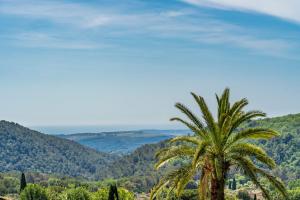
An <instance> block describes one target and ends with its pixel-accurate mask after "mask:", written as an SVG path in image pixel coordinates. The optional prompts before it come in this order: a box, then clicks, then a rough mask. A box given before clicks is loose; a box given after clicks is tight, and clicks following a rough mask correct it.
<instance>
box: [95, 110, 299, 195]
mask: <svg viewBox="0 0 300 200" xmlns="http://www.w3.org/2000/svg"><path fill="white" fill-rule="evenodd" d="M257 126H263V127H266V128H272V129H274V130H277V131H278V132H279V133H280V134H281V135H280V137H277V138H274V139H271V140H270V141H258V142H257V143H258V144H259V146H261V147H263V148H264V149H265V150H266V152H267V153H268V154H269V155H270V156H271V157H272V158H273V159H274V160H275V162H276V164H277V168H276V169H275V170H273V171H274V174H275V175H279V176H280V178H281V179H283V180H284V181H285V182H290V181H292V180H296V179H299V178H300V114H295V115H287V116H283V117H276V118H266V119H259V120H255V121H249V122H248V123H246V124H245V127H252V128H254V127H257ZM242 128H244V127H242ZM164 147H166V142H160V143H158V144H148V145H144V146H142V147H140V148H138V149H137V150H135V151H134V152H133V153H132V154H129V155H127V156H124V157H122V158H120V159H119V160H116V161H115V162H113V163H112V164H111V165H109V168H108V169H109V170H108V169H105V170H101V171H98V173H97V177H98V178H100V179H103V178H107V177H113V178H116V179H119V180H120V182H121V183H122V184H124V185H127V186H128V188H130V189H131V190H133V191H136V192H148V191H149V190H150V189H151V187H152V186H153V183H156V182H157V180H158V178H159V176H160V175H161V174H162V172H161V171H158V172H156V171H155V170H154V167H153V166H154V164H155V162H156V159H155V153H156V152H157V151H158V150H159V149H161V148H164ZM174 165H176V162H175V163H174ZM123 177H126V178H123Z"/></svg>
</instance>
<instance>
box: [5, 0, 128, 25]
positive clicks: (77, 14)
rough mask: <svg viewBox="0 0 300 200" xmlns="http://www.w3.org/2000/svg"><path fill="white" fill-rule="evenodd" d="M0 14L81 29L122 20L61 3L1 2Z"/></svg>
mask: <svg viewBox="0 0 300 200" xmlns="http://www.w3.org/2000/svg"><path fill="white" fill-rule="evenodd" d="M0 2H1V6H0V14H7V15H15V16H20V17H23V18H29V19H45V20H49V21H51V22H54V23H59V24H68V25H73V26H77V27H81V28H92V27H99V26H103V25H107V24H110V23H113V22H114V21H115V20H117V19H119V18H122V16H119V15H115V14H114V15H112V14H110V13H109V12H107V11H105V9H103V10H99V9H95V8H93V7H89V6H84V5H80V4H75V3H64V2H59V1H26V0H24V1H16V0H11V1H7V0H4V1H3V0H2V1H1V0H0Z"/></svg>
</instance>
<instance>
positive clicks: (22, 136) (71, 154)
mask: <svg viewBox="0 0 300 200" xmlns="http://www.w3.org/2000/svg"><path fill="white" fill-rule="evenodd" d="M0 158H1V159H0V171H1V172H4V171H12V170H17V171H38V172H44V173H56V174H64V175H69V176H84V177H87V178H90V177H92V175H93V174H94V173H95V172H96V171H97V170H98V169H100V168H103V167H104V166H107V165H108V163H109V162H110V161H112V160H113V159H114V158H115V157H114V156H112V155H110V154H106V153H100V152H97V151H96V150H93V149H90V148H88V147H84V146H82V145H80V144H78V143H76V142H73V141H70V140H66V139H62V138H58V137H55V136H50V135H45V134H42V133H40V132H37V131H33V130H30V129H28V128H25V127H23V126H21V125H19V124H16V123H13V122H7V121H0Z"/></svg>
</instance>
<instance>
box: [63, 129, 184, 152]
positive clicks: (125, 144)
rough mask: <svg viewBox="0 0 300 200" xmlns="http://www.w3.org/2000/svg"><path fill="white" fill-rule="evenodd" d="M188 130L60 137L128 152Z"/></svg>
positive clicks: (81, 134)
mask: <svg viewBox="0 0 300 200" xmlns="http://www.w3.org/2000/svg"><path fill="white" fill-rule="evenodd" d="M187 132H188V131H187V130H139V131H118V132H102V133H78V134H70V135H58V137H61V138H65V139H69V140H72V141H75V142H78V143H80V144H82V145H85V146H88V147H90V148H93V149H96V150H98V151H101V152H107V153H117V154H128V153H131V152H133V151H134V150H135V149H137V148H138V147H140V146H142V145H144V144H152V143H157V142H160V141H163V140H166V139H169V138H171V137H174V136H175V135H178V134H186V133H187Z"/></svg>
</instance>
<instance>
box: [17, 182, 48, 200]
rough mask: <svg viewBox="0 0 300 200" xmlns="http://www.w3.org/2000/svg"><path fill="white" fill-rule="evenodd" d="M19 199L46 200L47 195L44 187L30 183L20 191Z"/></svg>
mask: <svg viewBox="0 0 300 200" xmlns="http://www.w3.org/2000/svg"><path fill="white" fill-rule="evenodd" d="M20 200H48V196H47V194H46V190H45V189H44V188H42V187H41V186H39V185H34V184H30V185H28V186H26V187H25V188H24V190H23V191H22V192H21V195H20Z"/></svg>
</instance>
